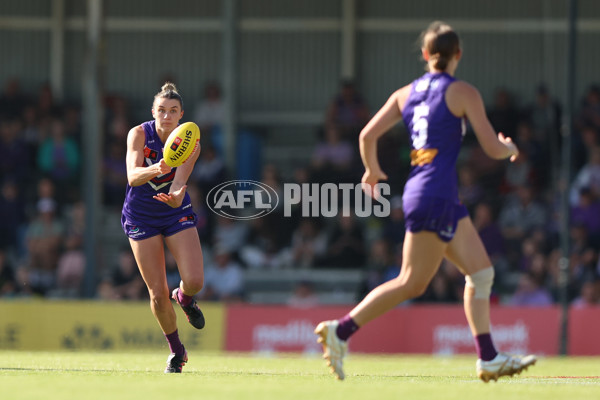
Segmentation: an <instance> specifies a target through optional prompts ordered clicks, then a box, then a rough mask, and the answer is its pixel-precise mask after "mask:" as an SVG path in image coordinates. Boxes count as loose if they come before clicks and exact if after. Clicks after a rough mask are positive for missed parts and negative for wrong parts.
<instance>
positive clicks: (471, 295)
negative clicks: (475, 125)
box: [446, 217, 492, 337]
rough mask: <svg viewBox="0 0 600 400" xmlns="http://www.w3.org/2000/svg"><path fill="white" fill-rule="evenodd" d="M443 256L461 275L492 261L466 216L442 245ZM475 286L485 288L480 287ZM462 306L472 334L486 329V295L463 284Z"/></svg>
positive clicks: (479, 333)
mask: <svg viewBox="0 0 600 400" xmlns="http://www.w3.org/2000/svg"><path fill="white" fill-rule="evenodd" d="M446 258H448V260H450V261H451V262H452V263H453V264H454V265H456V266H457V267H458V268H459V269H460V271H461V272H462V273H463V274H464V275H465V276H473V275H474V274H476V273H478V272H480V271H485V270H488V268H492V262H491V261H490V258H489V256H488V254H487V252H486V250H485V247H484V246H483V243H482V242H481V238H480V237H479V234H478V233H477V230H476V229H475V227H474V226H473V223H472V222H471V218H470V217H465V218H462V219H461V220H460V221H458V225H457V227H456V233H455V234H454V238H453V239H452V240H451V241H450V244H449V245H448V248H447V249H446ZM479 290H489V288H481V289H479ZM464 308H465V314H466V316H467V321H468V322H469V326H470V328H471V333H472V334H473V336H474V337H476V336H477V335H481V334H484V333H489V332H490V298H489V296H485V297H482V296H475V288H473V287H471V286H470V285H466V286H465V292H464Z"/></svg>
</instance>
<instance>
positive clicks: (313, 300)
mask: <svg viewBox="0 0 600 400" xmlns="http://www.w3.org/2000/svg"><path fill="white" fill-rule="evenodd" d="M287 304H288V306H290V307H294V308H314V307H317V306H318V305H319V296H317V295H316V294H315V290H314V288H313V284H312V283H311V282H309V281H301V282H299V283H298V284H297V285H296V287H295V288H294V292H293V293H292V295H291V296H290V298H289V299H288V301H287Z"/></svg>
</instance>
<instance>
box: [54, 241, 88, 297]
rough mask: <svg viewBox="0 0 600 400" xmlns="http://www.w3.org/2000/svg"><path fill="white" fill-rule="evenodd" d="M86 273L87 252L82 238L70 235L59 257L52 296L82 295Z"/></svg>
mask: <svg viewBox="0 0 600 400" xmlns="http://www.w3.org/2000/svg"><path fill="white" fill-rule="evenodd" d="M84 275H85V254H84V253H83V249H82V243H81V238H80V237H78V236H69V237H67V238H66V239H65V240H64V249H63V251H62V253H61V255H60V257H59V259H58V263H57V269H56V289H55V290H53V291H52V292H51V295H52V296H56V297H69V298H76V297H79V296H81V288H82V284H83V277H84Z"/></svg>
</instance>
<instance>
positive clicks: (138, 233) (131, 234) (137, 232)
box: [127, 226, 146, 238]
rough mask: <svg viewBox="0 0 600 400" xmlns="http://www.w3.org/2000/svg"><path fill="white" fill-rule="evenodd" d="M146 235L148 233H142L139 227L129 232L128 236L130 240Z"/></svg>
mask: <svg viewBox="0 0 600 400" xmlns="http://www.w3.org/2000/svg"><path fill="white" fill-rule="evenodd" d="M145 234H146V231H142V230H141V229H140V227H139V226H132V227H131V228H129V230H128V231H127V236H129V237H130V238H136V237H138V236H142V235H145Z"/></svg>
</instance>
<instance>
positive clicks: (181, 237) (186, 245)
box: [165, 228, 204, 296]
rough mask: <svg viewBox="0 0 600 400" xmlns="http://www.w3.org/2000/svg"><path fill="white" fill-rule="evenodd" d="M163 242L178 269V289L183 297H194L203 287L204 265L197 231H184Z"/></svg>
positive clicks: (168, 237)
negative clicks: (179, 281)
mask: <svg viewBox="0 0 600 400" xmlns="http://www.w3.org/2000/svg"><path fill="white" fill-rule="evenodd" d="M165 242H166V244H167V247H168V248H169V250H170V251H171V253H172V254H173V257H174V258H175V261H176V262H177V267H178V268H179V274H180V275H181V283H180V285H179V287H180V289H181V290H182V291H183V293H184V294H185V295H188V296H193V295H195V294H196V293H198V292H199V291H200V290H201V289H202V287H203V286H204V266H203V265H204V264H203V260H202V247H201V246H200V238H199V237H198V231H197V230H196V229H193V228H191V229H184V230H182V231H179V232H177V233H176V234H174V235H171V236H167V237H166V238H165Z"/></svg>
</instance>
